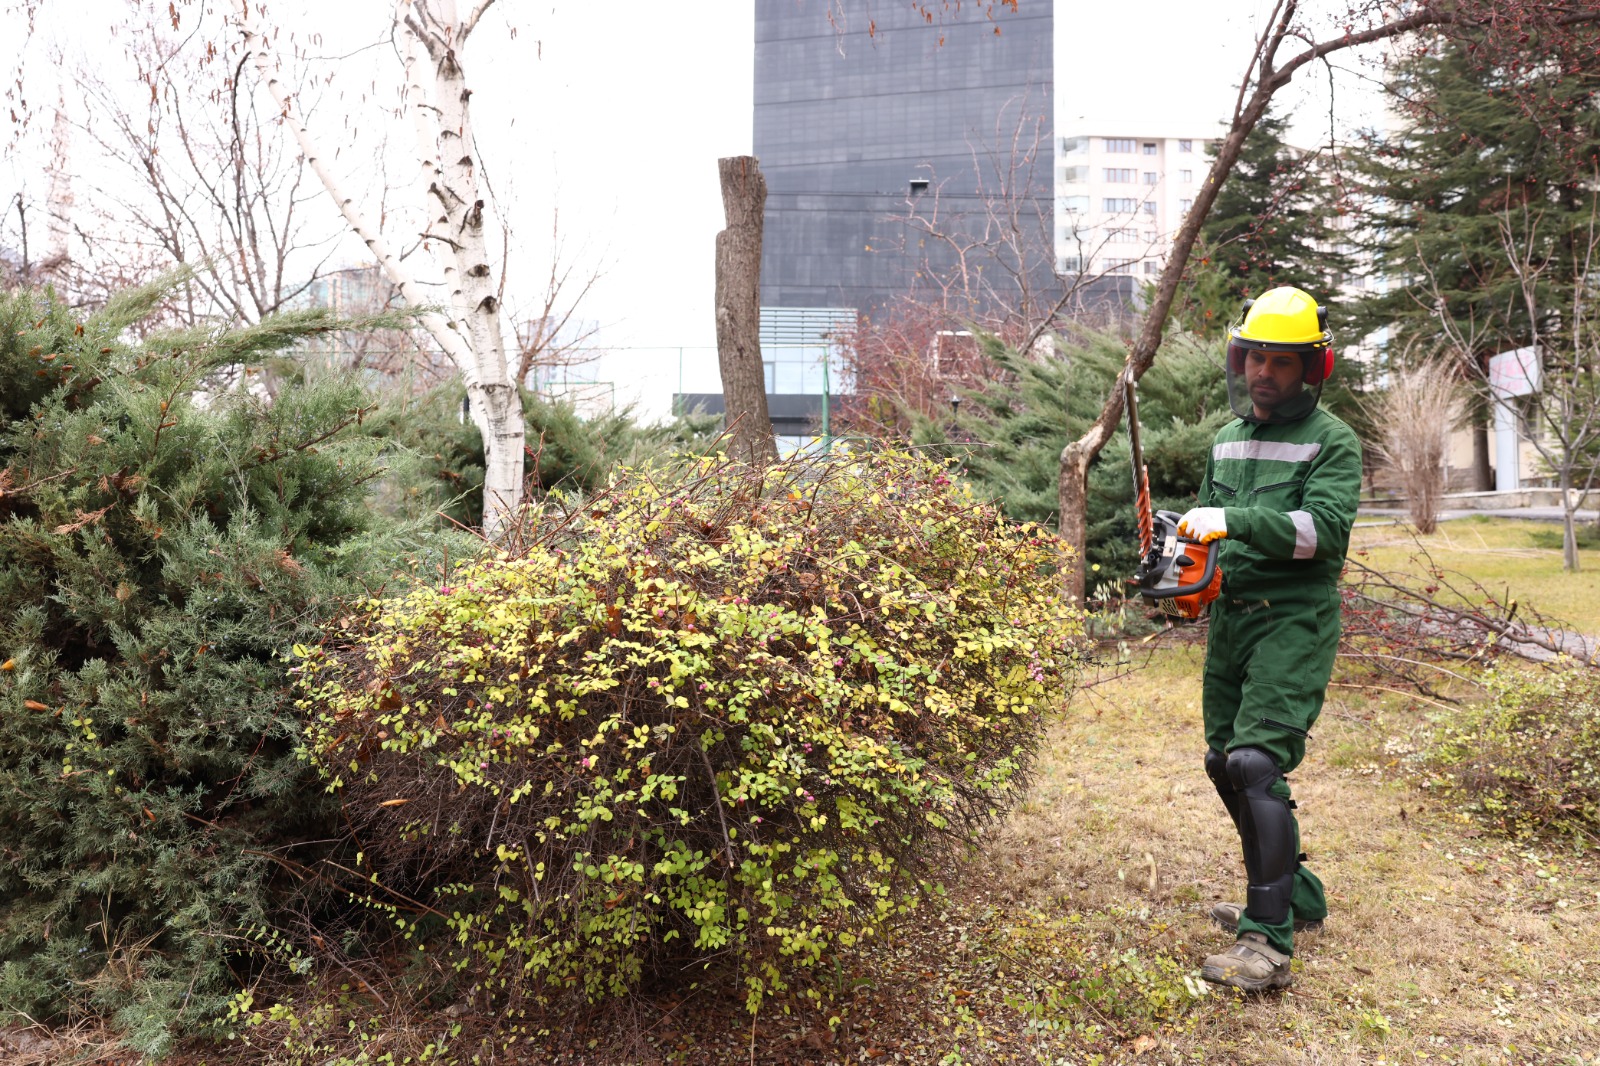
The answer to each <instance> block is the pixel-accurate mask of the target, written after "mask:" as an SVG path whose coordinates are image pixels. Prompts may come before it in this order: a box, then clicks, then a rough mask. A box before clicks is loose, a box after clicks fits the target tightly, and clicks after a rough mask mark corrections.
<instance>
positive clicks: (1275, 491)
mask: <svg viewBox="0 0 1600 1066" xmlns="http://www.w3.org/2000/svg"><path fill="white" fill-rule="evenodd" d="M1304 494H1305V482H1304V481H1302V480H1301V479H1300V478H1290V479H1289V480H1287V481H1274V482H1273V483H1272V484H1270V485H1261V486H1258V487H1256V488H1253V489H1251V490H1250V506H1251V507H1266V508H1269V509H1271V510H1274V511H1279V512H1284V513H1286V512H1289V511H1294V510H1297V509H1299V507H1300V501H1301V498H1302V497H1303V496H1304Z"/></svg>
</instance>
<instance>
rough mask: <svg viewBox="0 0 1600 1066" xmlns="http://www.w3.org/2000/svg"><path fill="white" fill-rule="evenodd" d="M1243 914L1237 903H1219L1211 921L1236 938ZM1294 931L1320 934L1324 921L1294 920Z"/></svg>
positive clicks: (1212, 911)
mask: <svg viewBox="0 0 1600 1066" xmlns="http://www.w3.org/2000/svg"><path fill="white" fill-rule="evenodd" d="M1243 913H1244V908H1243V907H1241V906H1239V904H1237V903H1219V904H1217V905H1216V906H1215V907H1212V908H1211V920H1212V921H1214V922H1216V923H1217V924H1218V925H1220V926H1222V928H1224V929H1226V930H1227V931H1228V932H1230V933H1232V934H1233V935H1234V936H1238V935H1239V915H1241V914H1243ZM1294 931H1295V932H1296V933H1320V932H1322V919H1321V918H1296V919H1295V920H1294Z"/></svg>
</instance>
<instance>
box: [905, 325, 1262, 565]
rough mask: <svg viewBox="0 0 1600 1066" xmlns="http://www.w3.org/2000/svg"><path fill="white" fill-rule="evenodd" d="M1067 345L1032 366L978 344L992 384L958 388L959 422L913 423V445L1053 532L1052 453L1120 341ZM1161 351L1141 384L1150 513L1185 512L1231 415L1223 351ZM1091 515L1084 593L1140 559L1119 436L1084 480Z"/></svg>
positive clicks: (1188, 343)
mask: <svg viewBox="0 0 1600 1066" xmlns="http://www.w3.org/2000/svg"><path fill="white" fill-rule="evenodd" d="M1065 343H1066V346H1067V347H1066V354H1065V356H1064V358H1060V359H1036V358H1030V357H1028V356H1025V355H1023V354H1022V353H1020V352H1017V351H1015V350H1014V349H1010V348H1007V347H1006V346H1005V345H1004V344H1002V343H1001V342H1000V341H999V340H997V339H995V338H994V337H989V336H986V337H984V338H983V344H984V354H985V356H986V357H987V358H988V359H989V360H991V361H992V362H993V364H994V365H995V366H996V367H997V368H998V370H999V377H998V379H997V380H996V381H994V382H992V383H990V385H989V386H988V387H985V388H983V389H966V390H962V395H963V398H964V400H965V402H964V403H963V404H962V408H963V409H962V410H961V412H960V414H959V416H955V415H953V416H952V417H951V418H950V419H948V420H944V421H938V420H933V419H928V418H924V417H913V419H912V424H913V442H914V443H916V444H920V445H925V446H930V447H934V448H936V449H943V450H948V451H949V452H950V453H951V454H955V455H958V456H960V457H961V459H962V462H963V465H964V467H965V470H966V473H967V476H968V477H970V478H972V480H973V481H974V482H976V483H977V485H978V486H979V489H980V491H981V492H982V493H983V495H985V496H988V497H991V498H993V499H995V500H998V501H999V503H1000V505H1001V507H1003V508H1004V509H1005V512H1006V514H1007V515H1009V516H1010V517H1012V518H1014V519H1017V520H1019V521H1030V522H1039V523H1041V524H1044V525H1050V526H1053V525H1054V524H1055V522H1056V511H1057V498H1058V497H1057V477H1058V474H1059V469H1060V457H1061V449H1062V448H1063V447H1064V446H1065V445H1066V443H1067V441H1068V440H1071V439H1074V438H1076V437H1078V436H1080V435H1082V434H1083V433H1084V432H1085V431H1086V430H1087V429H1088V427H1089V425H1090V423H1091V422H1092V421H1093V420H1094V419H1095V417H1096V416H1098V415H1099V413H1100V402H1101V399H1102V398H1103V397H1104V396H1105V394H1106V390H1107V389H1109V388H1110V387H1111V384H1112V382H1113V381H1114V380H1115V379H1116V376H1117V372H1118V371H1119V370H1120V369H1121V368H1122V364H1123V360H1124V358H1125V356H1126V354H1127V351H1126V347H1125V346H1124V344H1123V342H1122V340H1121V339H1120V338H1117V337H1115V336H1113V335H1110V334H1106V333H1097V332H1087V331H1086V332H1083V333H1081V334H1079V335H1077V336H1074V337H1072V338H1068V339H1066V340H1065ZM1168 345H1169V347H1168V348H1167V349H1166V350H1164V351H1163V353H1162V358H1161V360H1160V361H1159V362H1157V363H1156V364H1155V365H1154V366H1153V367H1152V368H1151V369H1150V372H1149V373H1148V374H1146V375H1145V376H1144V378H1143V379H1142V380H1141V381H1140V383H1139V403H1140V423H1141V427H1142V429H1143V438H1142V439H1143V443H1144V452H1145V465H1146V466H1147V467H1149V470H1150V496H1151V504H1152V506H1153V507H1154V508H1155V509H1157V510H1161V509H1167V510H1176V511H1180V512H1181V511H1186V510H1188V509H1189V508H1190V507H1192V506H1194V501H1195V498H1196V494H1197V493H1198V492H1199V489H1200V481H1201V479H1202V478H1203V477H1204V475H1205V466H1206V455H1207V453H1208V452H1209V451H1210V448H1211V440H1212V438H1213V437H1214V436H1215V435H1216V432H1217V430H1218V429H1219V428H1221V426H1222V425H1223V424H1225V423H1226V422H1227V421H1229V420H1230V419H1231V418H1233V413H1232V412H1231V411H1230V410H1229V408H1228V394H1227V388H1226V386H1225V384H1224V381H1223V373H1222V361H1221V358H1220V353H1217V352H1214V351H1213V350H1212V348H1211V346H1207V345H1203V344H1200V343H1197V342H1195V341H1194V340H1192V339H1189V338H1176V339H1174V340H1171V341H1169V342H1168ZM1088 517H1089V547H1088V560H1087V561H1088V563H1089V565H1090V567H1091V571H1090V573H1091V575H1092V577H1091V579H1090V581H1089V582H1088V587H1089V590H1090V591H1091V592H1093V590H1094V588H1095V586H1096V585H1097V584H1100V583H1102V582H1108V583H1113V584H1114V583H1116V582H1119V581H1120V580H1121V579H1123V578H1126V577H1131V576H1132V575H1133V570H1134V567H1135V565H1136V564H1137V562H1138V551H1137V547H1136V545H1137V530H1136V528H1135V520H1134V506H1133V468H1132V465H1131V463H1130V460H1129V446H1128V441H1127V435H1126V434H1125V433H1124V434H1119V435H1118V437H1117V438H1116V440H1114V441H1113V442H1112V443H1110V444H1108V445H1107V446H1106V448H1105V450H1104V451H1103V452H1101V454H1100V457H1099V459H1098V461H1097V462H1096V464H1095V466H1094V468H1093V470H1092V471H1091V473H1090V492H1089V516H1088ZM1095 567H1098V569H1093V568H1095Z"/></svg>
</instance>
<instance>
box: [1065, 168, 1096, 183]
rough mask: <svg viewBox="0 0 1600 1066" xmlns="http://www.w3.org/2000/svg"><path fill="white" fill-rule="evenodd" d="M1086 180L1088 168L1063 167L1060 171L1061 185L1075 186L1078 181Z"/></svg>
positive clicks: (1087, 178)
mask: <svg viewBox="0 0 1600 1066" xmlns="http://www.w3.org/2000/svg"><path fill="white" fill-rule="evenodd" d="M1088 180H1089V168H1088V167H1065V168H1063V169H1062V171H1061V183H1062V184H1063V185H1076V184H1077V183H1078V182H1080V181H1088Z"/></svg>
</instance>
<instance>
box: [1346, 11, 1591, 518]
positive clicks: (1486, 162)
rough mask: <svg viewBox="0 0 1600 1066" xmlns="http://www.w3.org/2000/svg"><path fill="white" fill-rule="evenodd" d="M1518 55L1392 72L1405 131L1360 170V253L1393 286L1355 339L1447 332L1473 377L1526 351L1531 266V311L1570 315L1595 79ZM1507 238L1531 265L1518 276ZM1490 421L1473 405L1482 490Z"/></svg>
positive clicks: (1426, 57) (1373, 145)
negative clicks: (1494, 359) (1498, 359)
mask: <svg viewBox="0 0 1600 1066" xmlns="http://www.w3.org/2000/svg"><path fill="white" fill-rule="evenodd" d="M1528 48H1529V51H1528V53H1527V55H1528V57H1529V61H1528V62H1526V63H1521V64H1516V65H1515V66H1514V67H1513V66H1512V65H1508V64H1513V63H1515V57H1511V58H1510V59H1507V57H1505V56H1504V55H1503V54H1501V53H1497V54H1500V55H1501V58H1502V60H1505V61H1504V62H1502V63H1498V64H1492V63H1490V62H1488V61H1487V59H1486V58H1485V57H1486V56H1488V55H1489V54H1490V53H1489V51H1488V50H1487V49H1483V48H1479V47H1475V46H1474V44H1473V43H1472V42H1470V41H1461V40H1457V39H1445V38H1441V39H1439V40H1437V41H1435V42H1433V44H1432V46H1431V47H1429V48H1427V49H1426V50H1423V51H1420V52H1418V53H1416V54H1414V55H1411V56H1409V57H1408V58H1406V59H1405V60H1403V61H1402V62H1400V63H1398V64H1397V65H1396V66H1395V67H1394V68H1393V70H1392V72H1391V74H1392V76H1391V80H1390V84H1389V91H1390V93H1391V94H1392V95H1393V96H1394V97H1395V99H1396V100H1397V101H1398V110H1399V112H1400V114H1401V116H1402V122H1401V125H1400V126H1399V128H1398V129H1397V130H1395V131H1394V132H1393V133H1392V134H1388V135H1383V134H1375V135H1373V136H1372V137H1371V138H1370V144H1369V146H1368V150H1367V152H1366V153H1365V158H1366V162H1365V164H1364V166H1363V168H1362V170H1363V180H1364V183H1365V187H1366V188H1365V193H1366V198H1367V200H1368V202H1369V203H1370V204H1371V209H1370V213H1369V217H1368V218H1367V219H1366V225H1365V227H1364V228H1365V230H1366V233H1367V234H1368V240H1367V247H1368V248H1369V250H1370V252H1371V254H1372V256H1373V259H1374V263H1375V266H1376V267H1377V269H1378V270H1379V271H1380V272H1382V273H1383V274H1386V275H1387V276H1388V278H1389V279H1390V285H1389V287H1388V290H1387V291H1386V292H1382V293H1375V294H1373V295H1372V296H1370V297H1369V298H1368V299H1366V300H1365V301H1363V304H1362V306H1361V307H1360V308H1359V309H1358V314H1357V322H1358V328H1359V329H1360V330H1361V332H1363V333H1367V332H1371V331H1373V330H1376V329H1379V328H1382V327H1387V328H1388V329H1389V331H1390V332H1389V346H1390V348H1389V350H1390V352H1391V354H1392V355H1396V356H1398V355H1399V354H1401V353H1404V352H1406V351H1409V350H1415V351H1419V352H1421V353H1423V354H1431V353H1433V352H1435V351H1437V350H1438V349H1439V348H1440V347H1441V345H1442V344H1444V343H1445V341H1446V338H1447V337H1448V335H1449V334H1451V333H1453V334H1455V335H1456V336H1457V337H1461V338H1466V339H1468V340H1469V342H1470V346H1471V350H1470V351H1459V352H1455V353H1453V354H1454V355H1456V356H1457V357H1458V358H1460V359H1461V360H1463V361H1464V363H1465V364H1466V365H1468V366H1472V365H1476V366H1477V367H1478V373H1480V374H1481V373H1482V372H1484V371H1485V370H1486V369H1487V365H1488V359H1489V357H1490V356H1492V355H1494V354H1497V353H1499V352H1502V351H1506V350H1508V349H1512V348H1517V347H1521V346H1522V345H1524V344H1526V343H1528V338H1529V336H1530V334H1531V326H1532V323H1531V322H1530V321H1529V318H1528V310H1527V303H1526V301H1525V300H1524V299H1523V295H1522V291H1521V287H1522V281H1523V276H1524V275H1525V274H1527V273H1528V271H1529V269H1530V268H1531V269H1532V270H1533V271H1535V272H1537V273H1538V274H1539V280H1538V283H1537V288H1538V297H1539V298H1538V301H1537V304H1538V306H1540V307H1543V308H1546V309H1548V310H1549V311H1550V312H1551V313H1552V314H1554V313H1555V312H1556V311H1557V310H1558V309H1560V308H1563V307H1570V306H1571V298H1570V294H1571V292H1572V286H1573V285H1574V284H1576V283H1577V280H1578V279H1579V278H1580V277H1582V276H1583V274H1584V273H1585V271H1586V266H1585V264H1584V262H1583V257H1582V255H1581V254H1580V253H1581V250H1582V249H1583V248H1586V247H1587V229H1588V227H1589V225H1590V222H1591V217H1590V198H1589V195H1588V192H1587V191H1586V190H1588V189H1590V188H1592V186H1593V183H1594V180H1595V166H1596V161H1597V159H1600V109H1597V107H1596V102H1595V90H1596V87H1597V84H1600V82H1597V75H1596V73H1595V72H1594V71H1593V69H1592V68H1590V69H1588V70H1581V69H1569V70H1565V71H1563V70H1562V69H1561V68H1560V67H1559V66H1558V65H1556V64H1553V63H1540V62H1533V61H1532V58H1531V57H1535V56H1537V55H1538V50H1537V48H1538V46H1537V42H1529V43H1528ZM1508 237H1509V238H1510V240H1511V241H1512V242H1513V243H1514V244H1515V245H1516V246H1517V247H1518V248H1519V249H1520V251H1521V254H1524V255H1527V256H1528V260H1527V262H1526V264H1525V265H1524V266H1523V267H1522V268H1521V269H1519V268H1518V266H1517V265H1516V264H1515V262H1514V257H1515V256H1516V255H1517V254H1518V253H1517V252H1513V251H1508V249H1507V246H1506V243H1507V238H1508ZM1563 293H1566V294H1568V295H1566V296H1563V295H1562V294H1563ZM1441 316H1443V317H1445V318H1447V319H1448V320H1449V322H1450V325H1451V327H1452V328H1451V329H1449V330H1448V331H1447V330H1446V329H1444V328H1443V327H1442V326H1441V323H1440V318H1441ZM1562 328H1563V324H1562V323H1561V322H1560V321H1559V319H1552V320H1551V321H1546V322H1544V323H1542V324H1541V332H1543V333H1545V334H1546V335H1547V336H1550V335H1559V334H1560V332H1561V331H1562ZM1489 415H1490V411H1489V407H1488V404H1487V402H1486V401H1483V400H1481V399H1480V401H1479V403H1478V409H1477V411H1476V419H1475V420H1476V422H1477V425H1478V440H1477V442H1476V449H1475V450H1476V453H1477V454H1476V455H1475V460H1476V465H1477V467H1478V479H1479V487H1480V488H1489V487H1490V484H1489V482H1488V475H1489V469H1488V447H1487V436H1486V425H1487V422H1488V420H1489Z"/></svg>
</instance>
